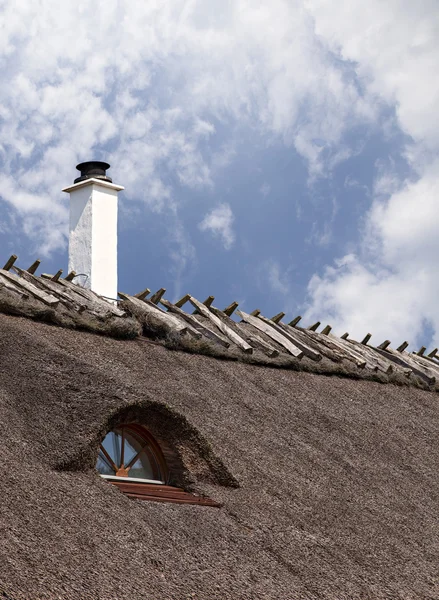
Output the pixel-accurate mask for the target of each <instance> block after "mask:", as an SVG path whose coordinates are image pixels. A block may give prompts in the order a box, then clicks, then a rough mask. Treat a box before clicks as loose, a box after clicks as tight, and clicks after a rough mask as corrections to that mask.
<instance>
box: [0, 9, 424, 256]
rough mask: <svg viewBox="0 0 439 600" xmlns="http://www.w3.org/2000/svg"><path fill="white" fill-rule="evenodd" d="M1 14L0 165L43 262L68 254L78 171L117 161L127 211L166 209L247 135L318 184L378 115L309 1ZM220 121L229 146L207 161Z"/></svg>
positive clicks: (203, 182)
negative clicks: (273, 144)
mask: <svg viewBox="0 0 439 600" xmlns="http://www.w3.org/2000/svg"><path fill="white" fill-rule="evenodd" d="M2 11H3V23H4V27H3V29H2V38H1V40H0V65H1V69H2V86H1V89H0V139H1V140H2V143H1V145H0V159H1V161H2V176H3V177H5V178H7V179H8V180H13V181H14V184H15V185H16V187H17V189H19V190H20V193H19V194H17V195H10V194H9V195H8V194H7V192H3V191H2V190H0V194H1V197H2V198H3V200H4V201H5V202H7V203H8V210H14V211H15V214H16V216H17V217H18V222H19V223H21V226H22V228H23V229H26V230H27V231H28V232H29V235H30V236H31V237H32V238H33V242H34V243H35V244H38V243H39V244H40V245H41V248H43V249H44V251H45V252H50V251H53V250H56V249H60V248H61V247H62V246H63V245H64V244H65V235H66V231H67V226H66V217H65V212H66V211H65V206H66V199H65V198H64V199H63V198H62V196H61V194H60V192H59V190H60V189H61V188H62V187H63V186H65V185H66V184H68V183H69V181H70V178H72V177H73V175H74V174H72V168H73V166H74V165H75V164H76V162H79V161H81V160H87V159H90V158H98V159H99V158H105V159H109V160H110V162H111V163H112V164H113V165H114V169H116V168H117V178H118V180H119V181H121V182H122V183H123V184H124V185H125V186H126V194H125V201H126V202H143V203H145V204H146V206H147V207H149V208H150V209H153V210H163V209H164V208H165V207H166V206H167V205H168V204H169V203H172V202H174V201H175V200H174V197H175V185H176V184H175V182H178V184H179V185H181V186H184V187H189V188H212V187H213V186H214V185H215V176H216V174H217V172H218V170H219V169H221V166H224V165H226V164H227V162H228V161H230V159H231V157H232V156H233V152H234V145H235V144H234V142H235V141H236V139H240V136H242V132H243V131H244V130H245V128H248V129H249V130H252V131H258V132H259V133H260V134H261V135H267V136H275V137H277V138H279V139H280V140H283V141H284V143H285V144H287V145H292V146H294V148H295V149H296V151H297V152H299V153H300V154H301V155H302V156H303V157H304V158H305V159H306V161H307V164H308V168H309V171H310V173H311V174H312V176H313V177H316V176H320V175H324V174H325V173H327V171H328V169H330V168H331V164H334V160H340V158H337V157H344V158H346V157H348V156H349V155H350V152H351V149H350V144H349V142H348V140H347V137H346V133H347V132H348V131H349V129H350V128H351V127H352V126H353V125H354V124H357V123H369V124H371V123H373V122H374V121H375V120H376V118H377V114H378V113H379V107H380V97H381V96H380V91H379V90H378V89H377V88H376V89H375V88H373V86H369V88H368V91H367V93H366V92H365V91H364V90H362V89H361V88H360V87H359V86H358V85H357V83H356V82H355V81H354V79H355V78H354V77H352V76H350V75H349V72H348V71H347V69H346V66H345V65H343V64H342V62H341V61H336V60H334V58H333V56H332V54H331V52H330V51H328V49H327V48H326V47H325V45H324V44H322V42H321V39H320V38H319V37H317V36H316V35H315V31H314V27H315V24H314V21H313V19H312V17H311V16H310V13H309V12H308V10H307V9H306V7H305V5H304V4H303V2H299V1H290V0H272V1H271V2H260V3H258V4H257V5H255V3H254V2H251V1H250V0H236V1H235V2H223V1H220V0H210V1H209V2H208V3H206V2H202V1H201V0H172V1H171V2H168V3H155V2H152V3H141V4H139V3H133V2H130V1H129V0H121V1H119V2H107V3H105V5H104V4H103V3H102V2H98V3H95V4H94V5H93V7H92V8H90V7H85V5H84V4H82V3H70V2H66V3H63V4H62V5H60V4H59V2H55V0H41V2H39V3H32V2H27V1H26V0H15V1H14V2H12V0H5V1H4V2H3V3H2ZM337 12H338V11H337ZM419 43H421V44H422V39H421V38H420V42H419ZM388 97H389V94H387V95H386V101H387V98H388ZM425 102H426V101H425ZM404 115H405V119H406V121H407V122H410V121H411V119H412V115H411V113H410V111H409V110H406V111H405V112H404ZM217 124H220V126H221V127H222V128H223V129H225V131H227V136H228V138H229V140H230V141H229V142H228V144H226V145H224V147H223V148H222V150H220V151H219V152H218V151H213V152H212V144H213V142H214V141H215V139H216V136H217V135H218V130H217ZM238 124H239V128H238V127H237V126H238ZM222 139H224V138H222ZM331 161H332V163H331ZM29 195H34V196H32V197H33V198H34V199H33V200H32V202H30V203H29V204H27V203H26V202H25V201H24V199H25V198H28V197H29ZM35 196H38V198H39V201H38V202H37V201H36V199H35ZM54 203H58V204H59V205H61V206H64V217H63V219H61V221H60V217H59V214H58V211H55V213H56V214H55V215H54ZM37 204H38V206H37ZM36 215H38V217H39V218H40V219H41V222H42V224H43V225H42V226H39V227H37V229H35V230H34V229H33V228H32V227H30V224H31V223H32V222H33V221H34V219H35V217H36ZM54 227H57V228H58V229H59V230H60V231H62V234H61V235H58V236H51V235H49V234H50V232H51V231H52V230H53V228H54Z"/></svg>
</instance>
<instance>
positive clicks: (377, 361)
mask: <svg viewBox="0 0 439 600" xmlns="http://www.w3.org/2000/svg"><path fill="white" fill-rule="evenodd" d="M347 343H348V344H351V345H352V346H354V347H355V350H356V351H357V352H358V354H359V355H360V356H362V357H363V358H365V359H366V360H367V361H368V362H369V363H371V364H372V366H374V367H377V368H378V370H379V371H382V372H383V373H385V374H386V375H390V373H393V371H394V370H395V365H394V363H393V364H392V363H391V361H388V360H385V359H384V358H382V357H381V356H378V355H377V354H376V353H375V352H374V349H373V348H372V347H371V346H366V345H364V344H363V342H357V341H356V340H349V341H347Z"/></svg>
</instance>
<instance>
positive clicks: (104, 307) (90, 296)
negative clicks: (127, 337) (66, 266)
mask: <svg viewBox="0 0 439 600" xmlns="http://www.w3.org/2000/svg"><path fill="white" fill-rule="evenodd" d="M57 284H58V285H60V286H62V287H64V288H66V289H68V290H70V291H71V292H74V293H75V294H78V295H79V296H82V297H83V298H85V299H86V300H88V301H89V303H90V304H89V309H91V310H92V311H93V312H95V313H96V314H97V315H102V316H103V315H108V314H112V315H115V316H116V317H123V316H124V315H125V313H124V311H123V310H120V308H117V306H114V304H112V303H111V302H107V300H104V299H103V298H101V296H99V295H98V294H96V293H95V292H92V291H91V290H88V289H86V288H83V287H81V286H79V285H76V284H75V283H72V282H71V281H68V280H67V277H66V278H65V279H59V280H58V283H57Z"/></svg>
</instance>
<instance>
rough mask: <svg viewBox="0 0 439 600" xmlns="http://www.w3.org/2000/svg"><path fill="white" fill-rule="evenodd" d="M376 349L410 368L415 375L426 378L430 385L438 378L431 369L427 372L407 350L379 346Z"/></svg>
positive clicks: (400, 364) (386, 356)
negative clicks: (383, 348) (382, 348)
mask: <svg viewBox="0 0 439 600" xmlns="http://www.w3.org/2000/svg"><path fill="white" fill-rule="evenodd" d="M375 351H376V352H378V353H379V354H381V356H384V357H385V358H386V359H387V360H391V361H392V362H395V363H396V364H398V365H399V366H401V367H404V368H405V369H410V370H411V371H413V374H414V375H417V376H418V377H420V378H421V379H423V380H425V381H426V382H427V383H428V384H429V385H431V384H433V383H434V382H435V381H436V378H435V376H434V375H433V374H432V373H431V371H430V372H426V370H425V369H424V368H422V366H419V365H418V364H417V363H416V362H415V361H413V360H411V358H410V356H409V355H408V354H407V352H404V353H403V352H398V351H396V350H391V349H390V348H388V349H387V350H381V349H380V348H378V347H377V348H375Z"/></svg>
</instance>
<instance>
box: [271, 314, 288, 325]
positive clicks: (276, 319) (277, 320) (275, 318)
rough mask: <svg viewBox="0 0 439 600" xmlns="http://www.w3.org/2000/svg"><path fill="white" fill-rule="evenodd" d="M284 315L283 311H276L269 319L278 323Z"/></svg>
mask: <svg viewBox="0 0 439 600" xmlns="http://www.w3.org/2000/svg"><path fill="white" fill-rule="evenodd" d="M284 316H285V313H284V312H280V313H277V315H274V317H271V319H270V321H273V323H279V321H282V319H283V318H284Z"/></svg>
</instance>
